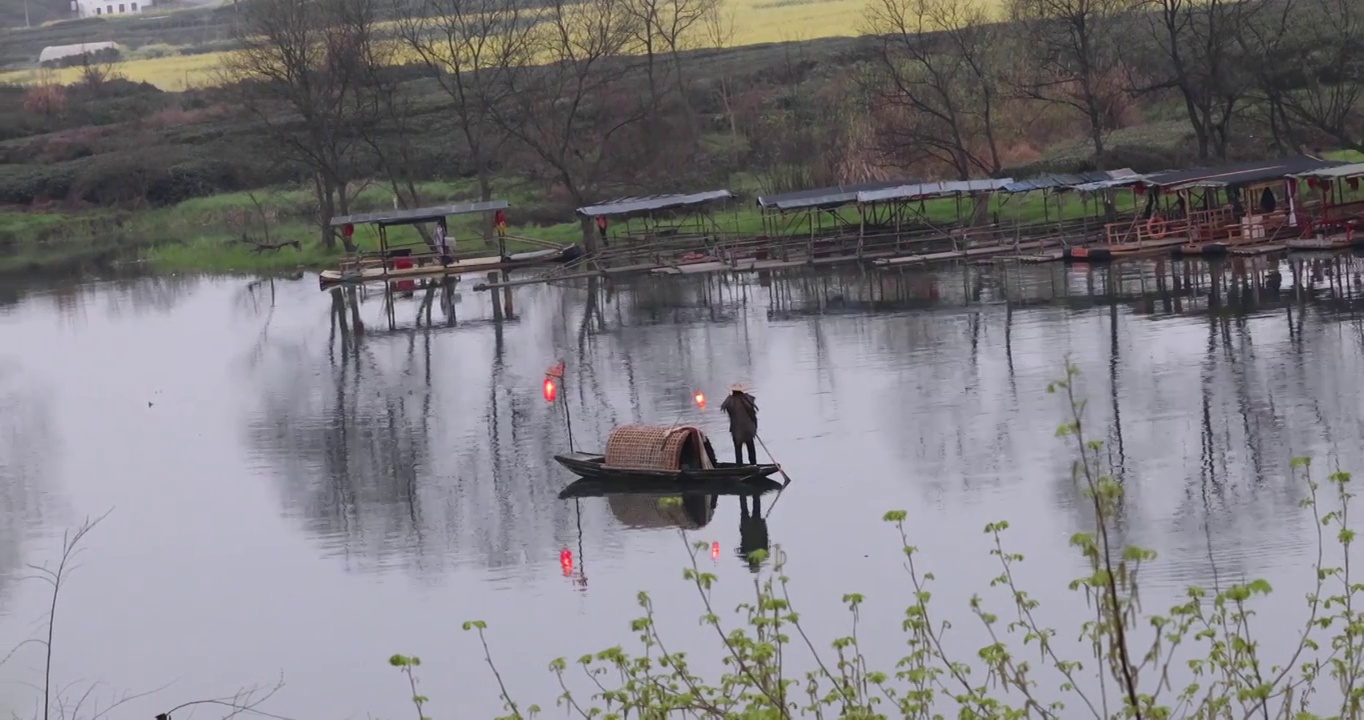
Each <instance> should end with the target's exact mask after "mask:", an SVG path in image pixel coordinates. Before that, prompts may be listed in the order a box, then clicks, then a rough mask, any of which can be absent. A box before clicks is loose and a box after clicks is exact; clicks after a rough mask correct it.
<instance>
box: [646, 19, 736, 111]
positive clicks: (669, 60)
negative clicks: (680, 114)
mask: <svg viewBox="0 0 1364 720" xmlns="http://www.w3.org/2000/svg"><path fill="white" fill-rule="evenodd" d="M720 4H721V3H720V0H627V1H626V3H625V8H626V11H627V12H628V13H629V14H630V15H631V16H632V18H633V20H634V22H633V23H632V27H633V28H634V33H635V37H634V38H633V41H634V45H635V46H636V48H637V49H638V50H639V51H640V52H641V53H642V54H643V55H644V59H645V75H646V77H647V78H648V82H649V91H650V92H651V93H652V94H653V95H654V97H655V98H657V97H658V96H659V95H661V94H662V93H664V92H669V91H672V90H676V91H677V93H678V96H679V100H680V102H681V104H682V108H683V110H684V111H685V112H686V113H687V115H688V119H689V120H690V119H691V104H690V102H689V101H688V99H687V92H686V87H687V85H686V75H685V73H684V64H683V62H682V53H683V52H684V51H686V50H690V49H693V48H694V46H695V43H694V42H693V41H694V40H696V41H699V40H706V39H709V38H708V37H707V34H708V31H709V30H711V29H713V28H711V27H708V23H709V22H710V21H712V20H713V19H714V16H715V15H716V14H717V12H718V11H719V8H720Z"/></svg>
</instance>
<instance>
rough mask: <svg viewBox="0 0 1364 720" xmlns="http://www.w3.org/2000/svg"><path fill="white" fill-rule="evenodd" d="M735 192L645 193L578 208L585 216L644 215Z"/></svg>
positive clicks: (727, 197) (716, 199)
mask: <svg viewBox="0 0 1364 720" xmlns="http://www.w3.org/2000/svg"><path fill="white" fill-rule="evenodd" d="M733 198H734V193H732V192H730V191H728V190H708V191H706V192H696V193H681V194H674V195H645V196H642V197H623V198H616V199H615V200H611V201H610V202H604V203H601V204H600V205H589V206H587V207H580V208H578V214H579V215H581V216H583V217H624V216H626V215H642V214H647V213H650V212H653V211H655V210H678V209H681V208H686V207H698V206H702V205H708V204H710V203H713V202H719V201H721V200H731V199H733Z"/></svg>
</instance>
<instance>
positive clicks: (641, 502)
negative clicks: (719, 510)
mask: <svg viewBox="0 0 1364 720" xmlns="http://www.w3.org/2000/svg"><path fill="white" fill-rule="evenodd" d="M663 499H664V498H662V497H659V496H656V495H610V496H608V497H607V498H606V502H607V504H608V505H610V506H611V514H612V515H614V516H615V517H616V519H617V520H619V521H620V523H621V524H622V525H624V526H626V527H631V528H667V527H678V528H682V529H684V530H696V529H698V528H703V527H705V526H706V525H707V524H708V523H709V522H710V519H711V515H712V513H713V511H712V510H711V509H710V496H709V495H683V496H682V503H681V505H678V504H677V503H669V504H668V506H667V507H660V506H659V503H660V501H661V500H663ZM674 499H676V498H674Z"/></svg>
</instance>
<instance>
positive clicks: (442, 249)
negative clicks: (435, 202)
mask: <svg viewBox="0 0 1364 720" xmlns="http://www.w3.org/2000/svg"><path fill="white" fill-rule="evenodd" d="M454 250H455V240H454V238H452V237H450V231H449V229H448V228H446V227H445V218H440V219H439V220H436V252H438V253H440V263H441V264H442V265H449V264H450V262H451V261H452V260H454Z"/></svg>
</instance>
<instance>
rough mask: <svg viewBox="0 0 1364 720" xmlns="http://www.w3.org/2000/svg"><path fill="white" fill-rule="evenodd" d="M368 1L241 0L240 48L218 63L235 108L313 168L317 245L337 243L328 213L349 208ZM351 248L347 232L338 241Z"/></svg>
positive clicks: (367, 37)
mask: <svg viewBox="0 0 1364 720" xmlns="http://www.w3.org/2000/svg"><path fill="white" fill-rule="evenodd" d="M368 2H371V0H252V2H251V3H249V4H244V5H242V6H241V8H242V12H241V23H240V25H239V27H238V29H237V34H238V39H239V41H240V42H241V49H240V50H238V51H236V52H233V53H231V54H230V55H228V56H227V57H226V58H225V59H224V60H223V63H222V74H223V79H224V80H225V81H226V82H227V83H228V84H229V86H230V87H231V88H232V89H234V90H235V92H236V96H237V97H236V100H237V101H238V102H239V104H240V106H241V107H242V108H243V109H244V110H246V111H247V112H250V113H251V114H253V115H254V116H255V117H256V118H257V119H259V120H260V121H261V123H262V124H263V126H264V127H265V128H266V130H267V132H268V133H269V135H270V136H271V137H272V138H273V139H274V140H275V141H276V142H277V143H278V144H279V147H280V149H281V151H282V152H284V153H286V154H287V155H288V156H289V157H290V159H292V160H294V161H296V162H298V163H300V164H301V165H303V166H304V167H306V168H308V170H309V171H310V172H311V174H312V176H313V177H312V179H313V186H314V190H315V192H316V195H317V203H318V217H317V221H318V226H319V228H320V230H321V238H322V243H323V245H324V246H326V247H329V248H330V247H333V246H334V245H335V234H334V233H333V232H332V230H331V228H330V221H331V218H332V217H334V216H336V215H345V214H347V213H348V212H349V204H350V197H349V195H348V194H347V190H346V189H347V185H348V183H349V181H350V180H351V179H352V178H353V175H354V174H355V156H356V151H357V149H358V146H359V138H358V134H357V132H356V130H357V124H358V123H359V122H360V120H359V119H358V118H357V117H356V113H357V110H358V109H359V108H361V107H364V103H363V102H361V101H360V100H358V94H359V93H360V92H361V85H362V83H363V81H364V80H365V75H364V68H365V65H364V63H363V62H362V60H361V58H363V57H364V56H365V55H366V53H367V52H368V50H367V48H366V45H367V44H368V43H370V42H371V41H372V39H373V32H372V30H373V28H372V26H371V25H368V24H364V25H363V26H362V27H357V26H356V22H363V23H372V22H373V14H372V12H368V11H366V10H363V9H358V8H356V7H353V6H351V5H350V4H352V3H357V4H358V3H368ZM344 241H345V243H346V248H347V249H348V250H352V249H354V247H353V245H352V241H351V240H350V238H345V239H344Z"/></svg>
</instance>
